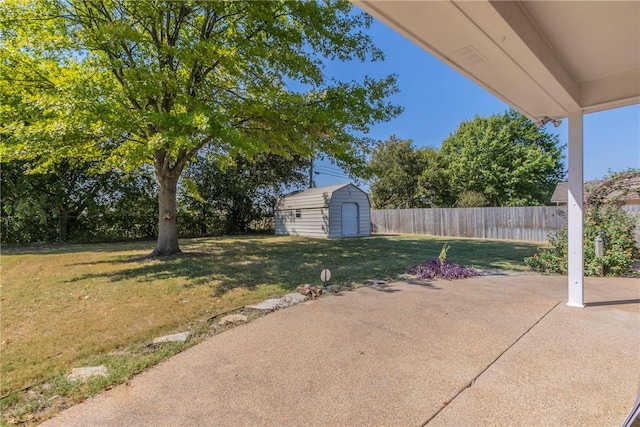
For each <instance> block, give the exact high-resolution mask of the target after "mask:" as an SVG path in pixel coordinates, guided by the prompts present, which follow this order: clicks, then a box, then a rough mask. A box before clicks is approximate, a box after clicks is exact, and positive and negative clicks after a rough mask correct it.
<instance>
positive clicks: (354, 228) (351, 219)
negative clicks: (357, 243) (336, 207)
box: [342, 203, 359, 237]
mask: <svg viewBox="0 0 640 427" xmlns="http://www.w3.org/2000/svg"><path fill="white" fill-rule="evenodd" d="M358 231H359V230H358V205H357V204H356V203H343V204H342V236H343V237H350V236H357V235H358Z"/></svg>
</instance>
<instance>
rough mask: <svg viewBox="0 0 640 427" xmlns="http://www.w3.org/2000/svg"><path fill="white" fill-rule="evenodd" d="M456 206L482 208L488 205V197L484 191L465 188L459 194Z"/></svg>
mask: <svg viewBox="0 0 640 427" xmlns="http://www.w3.org/2000/svg"><path fill="white" fill-rule="evenodd" d="M456 206H457V207H459V208H481V207H483V206H487V199H486V198H485V197H484V195H483V194H482V193H479V192H477V191H473V190H465V191H463V192H462V193H460V194H458V199H457V200H456Z"/></svg>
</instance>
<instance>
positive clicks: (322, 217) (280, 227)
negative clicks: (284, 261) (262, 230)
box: [275, 208, 329, 239]
mask: <svg viewBox="0 0 640 427" xmlns="http://www.w3.org/2000/svg"><path fill="white" fill-rule="evenodd" d="M296 211H299V212H300V217H299V218H297V217H296ZM275 220H276V234H277V235H280V236H308V237H319V238H324V239H326V238H327V237H328V235H327V229H328V228H329V224H328V223H329V217H328V214H327V209H326V208H302V209H286V210H279V211H276V213H275Z"/></svg>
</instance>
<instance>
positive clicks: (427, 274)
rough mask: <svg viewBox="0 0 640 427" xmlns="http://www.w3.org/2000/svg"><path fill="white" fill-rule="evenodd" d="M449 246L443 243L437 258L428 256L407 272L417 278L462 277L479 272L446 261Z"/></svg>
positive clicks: (449, 278) (475, 274)
mask: <svg viewBox="0 0 640 427" xmlns="http://www.w3.org/2000/svg"><path fill="white" fill-rule="evenodd" d="M450 248H451V246H449V244H448V243H445V244H444V246H443V247H442V250H441V251H440V255H438V258H429V259H427V261H426V262H425V263H424V264H419V265H414V266H413V267H411V268H409V269H408V270H407V273H409V274H413V275H415V276H417V277H418V278H419V279H422V280H426V279H435V278H437V277H438V278H441V279H447V280H452V279H464V278H465V277H472V276H477V275H478V274H479V273H478V272H477V271H476V270H475V269H474V268H473V267H463V266H460V265H456V264H452V263H450V262H449V261H447V252H448V251H449V249H450Z"/></svg>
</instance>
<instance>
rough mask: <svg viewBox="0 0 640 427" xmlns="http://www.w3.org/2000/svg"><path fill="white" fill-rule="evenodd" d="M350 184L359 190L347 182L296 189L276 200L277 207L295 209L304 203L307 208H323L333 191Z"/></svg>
mask: <svg viewBox="0 0 640 427" xmlns="http://www.w3.org/2000/svg"><path fill="white" fill-rule="evenodd" d="M349 185H350V186H352V187H354V188H356V189H358V190H359V191H362V190H360V189H359V188H358V187H357V186H355V185H353V184H351V183H349V182H347V183H344V184H336V185H329V186H326V187H316V188H309V189H307V190H303V191H298V192H294V193H291V194H289V195H286V196H284V197H283V198H281V199H280V200H278V204H277V207H278V208H279V209H296V208H297V207H299V206H301V205H304V206H305V207H307V208H311V207H314V208H324V207H328V206H329V202H330V201H331V196H333V193H335V192H336V191H338V190H340V189H341V188H344V187H347V186H349Z"/></svg>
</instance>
